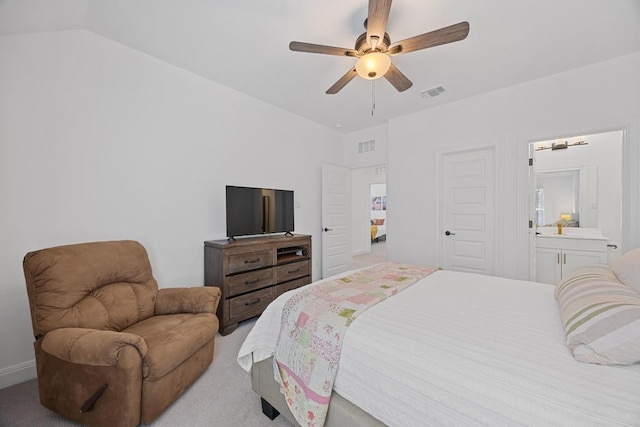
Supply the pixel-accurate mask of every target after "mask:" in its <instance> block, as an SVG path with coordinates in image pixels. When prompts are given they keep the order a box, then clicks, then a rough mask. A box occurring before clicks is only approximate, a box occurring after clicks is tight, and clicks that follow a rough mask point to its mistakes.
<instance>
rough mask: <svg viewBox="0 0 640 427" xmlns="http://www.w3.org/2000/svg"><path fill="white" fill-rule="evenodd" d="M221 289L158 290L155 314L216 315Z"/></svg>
mask: <svg viewBox="0 0 640 427" xmlns="http://www.w3.org/2000/svg"><path fill="white" fill-rule="evenodd" d="M219 301H220V288H214V287H199V288H165V289H160V290H158V298H157V299H156V307H155V314H156V315H159V314H176V313H215V312H216V308H217V307H218V302H219Z"/></svg>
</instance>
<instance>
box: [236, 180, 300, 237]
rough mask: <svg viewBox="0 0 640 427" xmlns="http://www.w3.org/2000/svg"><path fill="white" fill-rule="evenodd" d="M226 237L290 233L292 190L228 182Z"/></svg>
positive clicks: (291, 225)
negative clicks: (243, 185) (241, 185)
mask: <svg viewBox="0 0 640 427" xmlns="http://www.w3.org/2000/svg"><path fill="white" fill-rule="evenodd" d="M226 201H227V208H226V211H227V237H234V236H246V235H250V234H264V233H286V232H293V229H294V228H293V217H294V214H293V211H294V206H293V191H291V190H275V189H271V188H253V187H236V186H231V185H227V197H226Z"/></svg>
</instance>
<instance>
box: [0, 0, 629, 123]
mask: <svg viewBox="0 0 640 427" xmlns="http://www.w3.org/2000/svg"><path fill="white" fill-rule="evenodd" d="M366 14H367V0H324V1H319V0H269V1H267V0H0V35H2V34H13V33H25V32H35V31H54V30H62V29H77V28H85V29H88V30H90V31H93V32H96V33H98V34H101V35H103V36H105V37H107V38H110V39H113V40H115V41H118V42H120V43H123V44H125V45H128V46H130V47H132V48H135V49H138V50H140V51H142V52H145V53H148V54H150V55H153V56H155V57H157V58H160V59H162V60H165V61H167V62H169V63H172V64H174V65H177V66H179V67H182V68H184V69H186V70H190V71H192V72H194V73H197V74H199V75H201V76H204V77H206V78H209V79H211V80H214V81H216V82H219V83H221V84H224V85H226V86H229V87H232V88H234V89H236V90H238V91H240V92H244V93H246V94H248V95H251V96H253V97H255V98H258V99H261V100H263V101H265V102H267V103H269V104H273V105H275V106H278V107H280V108H282V109H284V110H287V111H290V112H292V113H295V114H298V115H300V116H303V117H306V118H308V119H309V120H312V121H314V122H317V123H319V124H321V125H324V126H327V127H330V128H333V129H336V130H338V131H341V132H351V131H354V130H358V129H363V128H367V127H371V126H375V125H379V124H382V123H386V122H387V120H388V119H390V118H393V117H397V116H401V115H405V114H410V113H413V112H416V111H419V110H423V109H427V108H432V107H434V106H438V105H442V104H444V103H449V102H453V101H456V100H459V99H462V98H466V97H470V96H475V95H479V94H482V93H486V92H490V91H493V90H496V89H499V88H502V87H506V86H511V85H515V84H518V83H522V82H525V81H529V80H533V79H537V78H541V77H544V76H547V75H551V74H555V73H559V72H563V71H566V70H570V69H573V68H577V67H582V66H585V65H588V64H592V63H595V62H600V61H603V60H607V59H609V58H613V57H616V56H621V55H625V54H628V53H631V52H635V51H638V50H640V0H610V1H604V0H535V1H533V0H484V1H483V0H422V1H419V0H396V1H394V2H393V4H392V6H391V14H390V16H389V22H388V25H387V33H389V35H390V37H391V41H392V42H393V41H398V40H402V39H405V38H408V37H411V36H414V35H417V34H421V33H425V32H428V31H432V30H435V29H438V28H441V27H444V26H447V25H451V24H455V23H457V22H461V21H468V22H469V23H470V26H471V30H470V32H469V36H468V37H467V39H465V40H463V41H460V42H456V43H452V44H447V45H443V46H438V47H435V48H431V49H427V50H422V51H416V52H411V53H408V54H405V55H399V56H395V57H394V58H393V62H394V64H395V65H396V66H397V67H398V68H399V69H400V70H401V71H402V72H403V73H404V74H405V75H406V76H407V77H408V78H409V79H411V80H412V81H413V87H411V88H410V89H409V90H407V91H406V92H403V93H399V92H397V91H396V90H395V89H394V88H393V87H392V86H391V85H390V84H389V83H388V82H387V81H386V80H384V79H380V80H377V81H376V82H375V105H376V109H375V113H374V115H373V116H372V115H371V107H372V93H373V90H372V89H373V85H372V83H371V82H370V81H365V80H362V79H359V78H356V79H355V80H353V81H352V82H351V83H349V84H348V85H347V86H346V87H345V88H344V89H342V91H341V92H340V93H338V94H337V95H326V94H325V90H327V89H328V88H329V87H330V86H331V85H332V84H333V83H335V81H337V80H338V79H339V78H340V77H341V76H342V75H343V74H344V73H346V72H347V71H348V70H349V69H350V68H351V67H352V66H353V65H354V63H355V59H354V58H348V57H338V56H328V55H318V54H308V53H300V52H291V51H289V49H288V45H289V42H290V41H292V40H297V41H304V42H310V43H316V44H326V45H330V46H338V47H347V48H352V47H353V45H354V43H355V39H356V37H357V36H358V35H359V34H360V33H362V32H364V27H363V21H364V19H365V18H366ZM607 83H608V82H602V87H601V88H594V90H606V85H607ZM436 86H443V87H444V88H445V89H446V92H445V93H443V94H441V95H440V96H438V97H436V98H424V97H423V96H421V92H423V91H425V90H427V89H430V88H433V87H436ZM567 105H568V107H570V100H567Z"/></svg>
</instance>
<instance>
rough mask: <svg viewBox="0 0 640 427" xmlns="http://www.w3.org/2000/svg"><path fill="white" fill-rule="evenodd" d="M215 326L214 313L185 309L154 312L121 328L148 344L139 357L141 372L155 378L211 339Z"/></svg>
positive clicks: (215, 318)
mask: <svg viewBox="0 0 640 427" xmlns="http://www.w3.org/2000/svg"><path fill="white" fill-rule="evenodd" d="M212 324H214V325H215V326H216V327H215V328H214V327H212ZM217 326H218V318H217V317H216V316H215V314H213V313H199V314H187V313H184V314H169V315H163V316H153V317H150V318H148V319H146V320H143V321H142V322H139V323H136V324H135V325H133V326H131V327H130V328H127V329H126V330H125V331H124V332H127V333H128V334H133V335H137V336H140V337H142V339H143V340H144V342H145V343H146V344H147V347H148V349H149V350H148V352H147V354H146V356H145V358H144V359H143V361H142V375H143V377H144V378H145V379H146V380H149V381H154V380H157V379H159V378H162V377H164V376H165V375H166V374H167V373H168V372H170V371H172V370H173V369H175V368H176V367H177V366H178V365H180V364H181V363H182V362H183V361H185V360H186V359H188V358H189V357H191V355H192V354H194V353H195V352H196V351H198V350H200V348H201V347H202V346H204V345H205V344H206V343H207V342H209V341H211V340H213V338H214V336H215V334H216V333H217V332H218V328H217Z"/></svg>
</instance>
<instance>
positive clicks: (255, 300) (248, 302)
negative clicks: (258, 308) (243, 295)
mask: <svg viewBox="0 0 640 427" xmlns="http://www.w3.org/2000/svg"><path fill="white" fill-rule="evenodd" d="M259 302H260V298H257V299H254V300H253V301H247V302H245V303H244V305H245V306H247V305H253V304H257V303H259Z"/></svg>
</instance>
